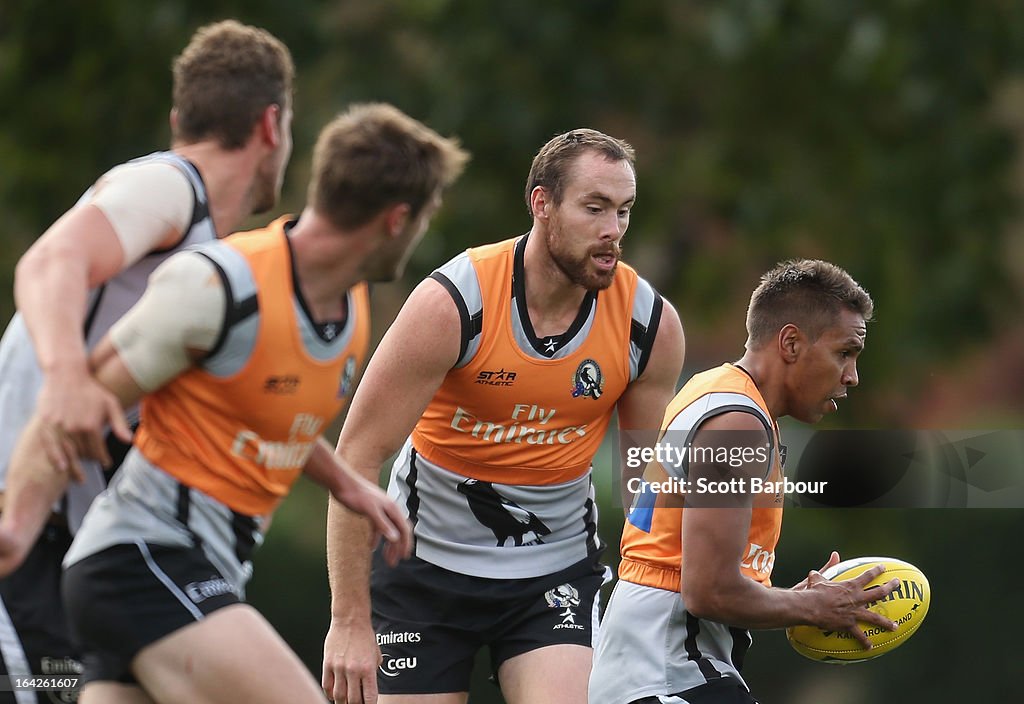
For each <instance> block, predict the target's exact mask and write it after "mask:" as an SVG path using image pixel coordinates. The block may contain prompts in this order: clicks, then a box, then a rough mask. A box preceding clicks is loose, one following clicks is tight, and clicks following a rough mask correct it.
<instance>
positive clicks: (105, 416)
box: [36, 372, 132, 482]
mask: <svg viewBox="0 0 1024 704" xmlns="http://www.w3.org/2000/svg"><path fill="white" fill-rule="evenodd" d="M36 415H37V417H38V418H39V422H40V429H39V432H40V440H41V442H42V444H43V449H44V451H45V453H46V457H47V458H48V459H49V461H50V464H51V465H52V466H53V467H54V468H55V469H57V470H59V471H61V472H67V473H69V474H70V476H71V478H72V479H74V480H75V481H79V482H81V481H84V479H85V474H84V472H83V471H82V467H81V464H80V463H79V458H80V457H85V458H89V459H95V460H98V461H99V462H100V463H101V464H103V465H104V466H105V467H109V466H110V463H111V459H110V453H109V452H108V451H107V444H106V442H105V439H104V432H105V431H106V429H107V427H108V426H109V427H110V429H111V431H112V432H113V433H114V435H116V436H117V437H118V438H119V439H120V440H122V441H123V442H125V443H130V442H131V441H132V433H131V430H129V428H128V422H127V421H126V420H125V416H124V411H123V410H122V408H121V404H120V403H118V400H117V397H115V396H114V395H113V394H112V393H110V391H108V390H107V389H106V388H105V387H103V386H101V385H100V384H99V383H98V382H97V381H96V380H95V379H93V378H92V376H91V375H89V374H88V373H86V372H78V373H76V372H56V373H53V374H50V375H48V376H47V377H46V379H45V380H44V382H43V387H42V389H41V390H40V392H39V400H38V402H37V405H36Z"/></svg>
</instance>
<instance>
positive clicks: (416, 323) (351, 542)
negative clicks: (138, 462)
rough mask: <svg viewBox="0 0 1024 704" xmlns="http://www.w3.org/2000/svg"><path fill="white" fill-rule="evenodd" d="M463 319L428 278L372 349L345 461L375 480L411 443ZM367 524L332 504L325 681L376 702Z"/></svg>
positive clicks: (335, 694) (343, 696) (328, 688)
mask: <svg viewBox="0 0 1024 704" xmlns="http://www.w3.org/2000/svg"><path fill="white" fill-rule="evenodd" d="M460 325H461V322H460V319H459V314H458V309H457V308H456V307H455V302H454V301H453V300H452V298H451V295H450V294H449V293H448V292H447V291H446V290H445V289H444V288H443V287H442V286H441V284H439V283H437V282H436V281H434V280H433V279H427V280H425V281H423V282H422V283H421V284H420V285H419V286H418V287H417V288H416V290H415V291H413V293H412V295H410V296H409V299H408V300H407V301H406V303H405V305H404V306H403V307H402V310H401V312H399V314H398V317H397V318H396V319H395V322H394V323H393V324H392V325H391V328H390V329H389V330H388V332H387V334H385V335H384V338H383V340H381V343H380V346H379V347H378V348H377V350H376V351H375V352H374V354H373V357H372V359H371V360H370V363H369V364H368V365H367V367H366V373H365V374H364V375H363V379H362V381H361V382H360V384H359V388H358V389H357V390H356V393H355V397H354V398H353V399H352V406H351V408H350V410H349V412H348V417H347V418H346V419H345V424H344V426H343V428H342V431H341V436H340V438H339V439H338V449H337V454H338V456H339V457H340V458H341V460H342V461H343V462H344V463H346V464H347V465H348V466H349V467H352V468H353V469H354V470H355V471H356V472H358V473H359V474H361V475H362V476H363V477H365V478H366V479H367V480H369V481H373V482H374V483H376V482H377V481H378V477H379V475H380V469H381V466H382V465H383V464H384V462H385V461H387V459H388V458H389V457H391V456H392V455H394V454H395V453H396V452H397V451H398V450H399V449H400V448H401V446H402V443H404V442H405V439H406V438H407V437H408V435H409V433H410V432H411V431H412V429H413V426H415V424H416V421H417V420H418V419H419V417H420V415H422V413H423V410H424V409H425V408H426V407H427V404H428V403H430V400H431V399H432V398H433V397H434V394H435V393H436V392H437V389H438V388H439V387H440V386H441V383H442V382H443V381H444V378H445V375H446V374H447V373H448V371H449V370H450V369H451V368H452V366H453V365H454V364H455V362H456V361H457V359H458V355H459V340H460V339H461V338H460V336H461V328H460ZM369 544H370V532H369V527H368V525H367V523H366V521H365V520H364V519H362V517H360V516H357V515H355V514H353V513H352V512H351V511H348V510H346V509H345V508H343V507H342V506H340V505H339V504H338V502H336V501H333V500H332V501H331V503H330V508H329V510H328V516H327V566H328V573H329V577H330V582H331V626H330V630H329V631H328V633H327V639H326V641H325V642H324V668H323V680H322V685H323V688H324V692H325V693H326V694H327V696H328V698H330V699H333V700H334V701H335V702H348V704H363V703H364V702H365V704H373V702H376V700H377V678H376V670H377V665H378V662H379V660H380V648H378V647H377V641H376V637H375V636H374V633H373V628H372V627H371V625H370V595H369V575H370V550H369V549H368V547H367V546H368V545H369Z"/></svg>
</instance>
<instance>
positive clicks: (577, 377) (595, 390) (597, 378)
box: [572, 359, 604, 401]
mask: <svg viewBox="0 0 1024 704" xmlns="http://www.w3.org/2000/svg"><path fill="white" fill-rule="evenodd" d="M602 393H604V375H603V374H602V373H601V367H600V366H599V365H598V364H597V362H595V361H594V360H592V359H584V360H583V361H582V362H580V366H578V367H576V373H575V374H573V377H572V397H573V398H580V397H581V396H582V397H584V398H592V399H594V400H595V401H596V400H597V399H599V398H601V394H602Z"/></svg>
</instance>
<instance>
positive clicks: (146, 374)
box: [0, 253, 224, 576]
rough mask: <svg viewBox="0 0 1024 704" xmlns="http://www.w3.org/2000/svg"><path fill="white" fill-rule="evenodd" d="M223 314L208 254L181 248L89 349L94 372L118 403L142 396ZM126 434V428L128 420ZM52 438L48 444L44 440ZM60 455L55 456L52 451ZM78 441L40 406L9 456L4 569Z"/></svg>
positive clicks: (42, 519)
mask: <svg viewBox="0 0 1024 704" xmlns="http://www.w3.org/2000/svg"><path fill="white" fill-rule="evenodd" d="M223 321H224V291H223V288H222V287H221V283H220V279H219V278H218V277H217V276H216V274H215V273H214V271H213V268H212V265H211V264H210V263H209V261H208V260H207V259H205V258H204V257H201V256H200V255H198V254H195V253H183V254H179V255H176V256H174V257H172V258H171V259H169V260H168V261H167V262H165V263H164V264H163V265H162V266H160V267H159V268H158V269H157V270H156V272H154V273H153V275H152V276H151V277H150V281H149V287H148V288H147V290H146V293H145V295H143V297H142V298H141V299H140V300H139V302H138V303H136V304H135V306H134V307H133V308H132V309H131V310H129V311H128V312H127V313H126V314H125V316H124V317H123V318H121V320H119V321H118V322H117V323H116V324H115V325H114V327H112V328H111V330H110V332H109V333H108V334H107V335H106V336H105V337H104V338H103V339H102V340H101V341H100V343H99V344H98V345H97V346H96V348H95V349H94V350H93V352H92V354H91V355H90V357H89V364H90V367H91V369H92V373H91V375H90V380H91V381H92V382H93V383H95V384H96V385H98V386H99V387H100V388H101V389H103V390H104V392H105V393H107V394H109V395H110V396H111V397H112V399H113V402H114V404H115V405H117V407H118V411H119V413H118V417H119V418H120V422H121V423H122V424H123V423H124V418H123V414H121V413H120V409H121V408H122V407H124V406H129V405H133V404H135V403H137V402H138V401H139V399H141V398H142V396H143V395H144V394H145V393H146V392H148V391H153V390H155V389H157V388H159V387H160V386H162V385H163V384H165V383H167V382H168V381H169V380H171V379H172V378H174V377H175V376H177V375H179V374H181V373H182V372H184V371H185V370H186V369H188V368H190V367H191V366H192V365H193V364H194V363H195V360H196V359H198V358H199V357H200V356H202V355H203V354H204V353H205V351H206V350H208V349H211V347H212V346H213V343H214V341H215V340H216V339H217V336H218V335H219V332H220V328H221V326H222V324H223ZM123 430H124V432H125V433H126V434H127V433H128V429H127V428H126V427H125V428H123ZM47 444H48V445H49V448H50V449H49V451H44V447H46V446H47ZM51 452H56V453H58V454H59V455H60V457H59V458H57V460H56V461H55V460H54V458H52V457H51V455H50V453H51ZM78 452H79V448H78V447H77V445H76V444H75V443H73V442H72V441H71V440H70V439H68V438H67V437H66V434H65V433H64V432H63V431H62V430H60V429H59V428H55V427H54V426H52V425H51V424H49V423H47V422H45V421H43V420H42V410H41V409H37V410H36V413H35V415H34V416H33V417H32V419H31V420H30V421H29V423H28V426H27V427H26V429H25V431H24V432H23V433H22V435H21V437H20V438H19V440H18V444H17V445H16V447H15V450H14V453H13V455H12V458H11V464H10V468H9V470H8V474H7V486H6V490H5V492H4V511H3V515H2V516H0V576H2V573H3V572H4V571H5V570H6V571H7V572H8V573H9V572H10V571H12V570H14V569H15V568H16V567H17V566H18V565H19V564H21V562H22V561H23V560H24V558H25V555H26V554H27V551H28V549H29V548H30V547H31V545H32V544H34V543H35V541H36V539H37V538H38V537H39V534H40V532H41V531H42V529H43V526H44V525H45V524H46V520H47V518H48V517H49V515H50V508H51V506H52V505H53V503H54V501H56V500H57V498H59V497H60V496H61V494H63V493H64V490H65V489H66V488H67V485H68V482H69V481H70V479H71V478H72V477H75V478H78V479H81V476H82V475H81V468H80V467H79V465H78Z"/></svg>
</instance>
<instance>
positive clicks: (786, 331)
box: [777, 323, 805, 364]
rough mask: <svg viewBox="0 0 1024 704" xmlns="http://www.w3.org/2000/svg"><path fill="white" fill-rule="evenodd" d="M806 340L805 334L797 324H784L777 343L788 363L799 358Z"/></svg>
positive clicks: (784, 359) (780, 353) (780, 352)
mask: <svg viewBox="0 0 1024 704" xmlns="http://www.w3.org/2000/svg"><path fill="white" fill-rule="evenodd" d="M804 341H805V338H804V334H803V332H802V331H801V330H800V328H798V327H797V326H796V325H793V323H786V324H785V325H783V326H782V329H781V330H779V336H778V338H777V343H778V347H779V355H780V356H781V357H782V359H783V361H785V362H786V364H792V363H793V362H795V361H796V360H797V358H798V357H799V356H800V353H801V352H802V351H803V347H804Z"/></svg>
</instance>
